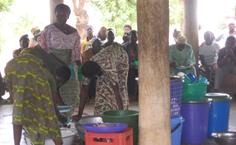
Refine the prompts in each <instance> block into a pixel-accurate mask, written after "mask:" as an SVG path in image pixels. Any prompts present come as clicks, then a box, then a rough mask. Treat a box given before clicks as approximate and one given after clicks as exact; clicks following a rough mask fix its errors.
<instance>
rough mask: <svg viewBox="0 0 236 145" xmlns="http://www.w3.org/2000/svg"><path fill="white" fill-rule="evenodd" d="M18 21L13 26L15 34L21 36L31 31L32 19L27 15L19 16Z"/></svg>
mask: <svg viewBox="0 0 236 145" xmlns="http://www.w3.org/2000/svg"><path fill="white" fill-rule="evenodd" d="M17 19H18V21H17V23H16V24H15V27H14V32H15V34H18V35H22V33H24V32H26V31H29V30H31V28H32V26H33V22H34V17H33V16H31V15H28V14H25V15H23V16H20V17H18V18H17Z"/></svg>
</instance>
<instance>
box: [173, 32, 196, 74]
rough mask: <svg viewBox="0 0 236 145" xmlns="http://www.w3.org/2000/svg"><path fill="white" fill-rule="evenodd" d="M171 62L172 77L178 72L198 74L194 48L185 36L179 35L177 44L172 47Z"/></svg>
mask: <svg viewBox="0 0 236 145" xmlns="http://www.w3.org/2000/svg"><path fill="white" fill-rule="evenodd" d="M169 62H170V71H171V74H172V75H176V74H177V73H178V72H183V73H192V74H196V70H195V67H194V65H195V63H196V62H195V55H194V52H193V49H192V46H191V45H189V44H188V43H187V40H186V38H185V37H184V36H181V35H179V36H178V37H177V39H176V44H174V45H171V46H170V48H169Z"/></svg>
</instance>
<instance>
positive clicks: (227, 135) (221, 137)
mask: <svg viewBox="0 0 236 145" xmlns="http://www.w3.org/2000/svg"><path fill="white" fill-rule="evenodd" d="M212 138H213V139H214V140H215V142H216V143H218V144H219V145H236V132H224V133H212Z"/></svg>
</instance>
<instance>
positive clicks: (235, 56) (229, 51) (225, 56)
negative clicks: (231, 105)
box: [215, 36, 236, 90]
mask: <svg viewBox="0 0 236 145" xmlns="http://www.w3.org/2000/svg"><path fill="white" fill-rule="evenodd" d="M217 64H218V66H219V69H218V70H217V72H216V80H215V89H216V90H219V89H220V88H221V87H222V84H223V81H224V79H225V78H226V77H227V76H228V75H230V74H233V75H234V76H235V75H236V39H235V37H234V36H230V37H228V38H227V40H226V43H225V47H224V48H222V49H221V50H220V51H219V54H218V61H217Z"/></svg>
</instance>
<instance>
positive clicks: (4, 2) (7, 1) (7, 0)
mask: <svg viewBox="0 0 236 145" xmlns="http://www.w3.org/2000/svg"><path fill="white" fill-rule="evenodd" d="M13 1H14V0H1V1H0V20H1V19H2V18H3V16H1V15H2V14H1V13H2V12H4V11H8V10H9V7H10V6H11V4H12V3H13ZM1 22H2V20H1ZM1 26H2V25H1V24H0V27H1ZM4 43H5V39H4V37H2V36H1V35H0V52H1V50H2V47H3V45H4Z"/></svg>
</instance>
